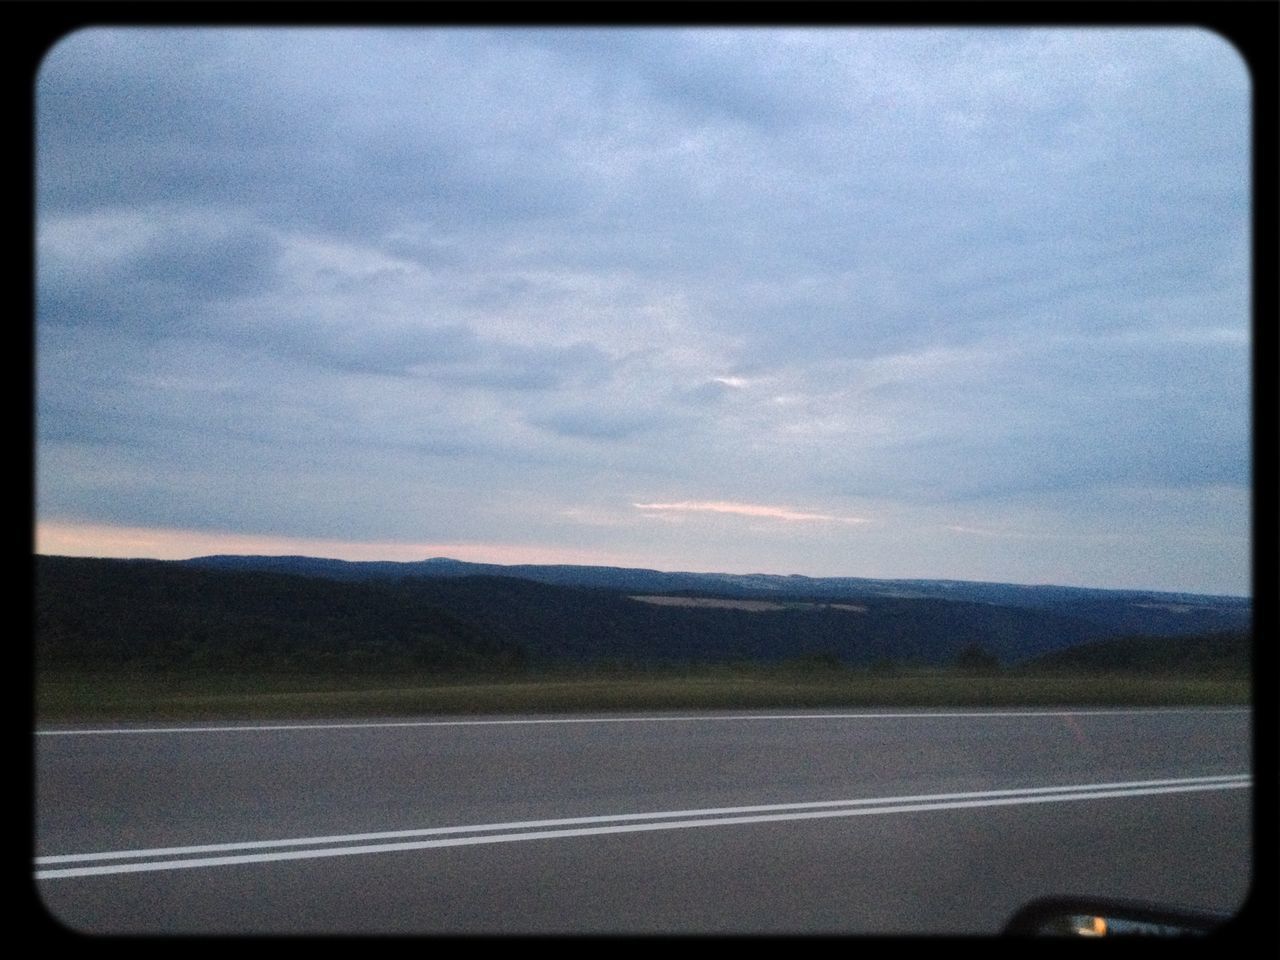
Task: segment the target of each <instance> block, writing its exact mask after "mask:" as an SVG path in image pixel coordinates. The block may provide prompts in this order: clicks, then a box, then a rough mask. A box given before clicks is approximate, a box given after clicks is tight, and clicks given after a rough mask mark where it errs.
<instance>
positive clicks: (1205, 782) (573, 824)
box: [35, 774, 1253, 880]
mask: <svg viewBox="0 0 1280 960" xmlns="http://www.w3.org/2000/svg"><path fill="white" fill-rule="evenodd" d="M1252 783H1253V781H1252V779H1251V777H1250V776H1249V775H1248V774H1233V775H1228V776H1218V777H1186V778H1181V779H1176V780H1136V781H1130V782H1127V783H1093V784H1079V785H1072V786H1058V787H1027V788H1023V789H1016V790H983V791H977V792H972V793H935V794H923V795H916V796H901V797H872V798H865V799H860V800H824V801H816V802H811V803H774V804H765V805H761V806H744V807H709V808H704V809H701V810H667V811H663V812H659V813H629V814H614V815H609V816H599V817H566V818H562V819H556V820H520V821H513V822H510V823H483V824H476V825H473V826H459V827H428V828H426V829H422V830H393V831H385V832H381V833H352V834H344V835H337V836H329V837H295V838H292V839H288V840H257V841H250V842H245V843H211V844H202V845H197V846H186V847H156V848H152V849H148V850H113V851H108V852H103V853H69V854H59V855H55V856H47V857H37V858H36V861H35V862H36V867H37V870H36V879H37V880H53V879H57V878H61V877H88V876H94V875H98V874H112V873H142V872H147V871H153V870H185V869H189V868H193V867H223V866H230V865H233V864H242V863H268V862H271V861H276V860H310V859H314V858H317V857H351V856H358V855H360V854H368V853H390V852H392V851H396V850H428V849H432V848H436V847H465V846H474V845H477V844H486V843H514V842H517V841H521V840H549V839H557V838H563V837H589V836H598V835H601V834H609V833H640V832H644V831H650V830H685V829H690V828H693V827H718V826H728V825H732V824H748V823H774V822H777V821H782V820H817V819H824V818H829V817H863V816H871V815H874V814H884V813H917V812H920V811H926V810H959V809H963V808H966V807H1002V806H1016V805H1019V804H1030V803H1064V802H1068V801H1074V800H1106V799H1112V798H1116V797H1144V796H1153V795H1156V794H1163V793H1190V792H1197V791H1203V790H1238V789H1243V788H1248V787H1250V786H1252ZM289 848H295V849H289ZM297 848H302V849H297ZM104 861H130V862H123V863H122V862H104ZM59 864H71V865H70V866H57V865H59Z"/></svg>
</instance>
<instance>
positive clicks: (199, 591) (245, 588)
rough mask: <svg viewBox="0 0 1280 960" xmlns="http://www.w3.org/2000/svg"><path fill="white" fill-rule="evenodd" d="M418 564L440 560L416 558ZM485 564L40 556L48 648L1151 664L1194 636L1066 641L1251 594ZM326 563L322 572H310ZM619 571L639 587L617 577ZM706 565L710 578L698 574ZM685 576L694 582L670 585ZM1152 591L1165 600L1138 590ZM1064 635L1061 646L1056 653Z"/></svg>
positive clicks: (214, 657) (198, 655)
mask: <svg viewBox="0 0 1280 960" xmlns="http://www.w3.org/2000/svg"><path fill="white" fill-rule="evenodd" d="M424 567H425V568H426V569H430V570H434V571H437V574H436V575H426V576H424V575H420V574H417V573H406V572H405V571H406V569H409V570H421V569H423V568H424ZM473 567H484V568H486V569H488V568H489V567H488V565H480V564H458V562H457V561H426V562H425V564H343V563H342V562H341V561H326V560H312V559H310V558H278V557H262V558H253V557H248V558H245V557H220V558H204V559H203V560H201V561H199V562H196V561H187V562H175V561H169V562H161V561H138V560H94V559H81V558H67V557H37V558H36V578H35V583H36V595H35V610H36V618H35V620H36V656H37V664H39V665H40V666H41V667H42V668H57V667H66V668H76V669H83V668H94V669H116V668H129V669H134V668H138V669H151V668H160V667H202V668H210V669H248V670H259V669H262V670H330V671H331V670H339V671H348V670H350V671H360V670H375V671H395V670H406V669H417V670H423V669H426V670H435V671H443V672H449V671H470V672H476V671H495V670H497V671H502V670H518V669H522V668H523V667H525V666H537V665H554V664H589V663H600V662H610V663H617V664H630V665H658V664H688V663H712V662H734V661H738V662H747V661H749V662H756V663H777V662H782V661H794V660H818V661H824V662H829V663H844V664H848V665H861V666H868V665H875V664H887V663H897V664H918V665H927V666H938V665H947V664H954V663H957V662H960V660H961V659H962V658H964V657H970V658H971V657H972V656H973V655H974V654H975V652H976V653H977V654H980V655H981V656H984V657H987V658H994V660H995V661H996V662H998V663H1000V664H1002V665H1015V664H1025V663H1032V662H1035V663H1044V664H1049V665H1051V666H1061V667H1063V668H1066V669H1072V668H1073V664H1079V663H1082V662H1087V663H1092V664H1099V663H1106V662H1110V661H1108V660H1107V658H1108V657H1112V658H1114V657H1117V656H1119V657H1121V659H1124V658H1125V657H1128V659H1129V661H1132V662H1151V663H1158V662H1163V660H1162V658H1163V657H1164V654H1163V653H1162V651H1165V652H1171V651H1176V650H1181V649H1182V647H1180V646H1177V645H1168V644H1165V645H1163V646H1162V645H1161V644H1160V643H1155V644H1154V645H1151V644H1148V646H1146V647H1143V646H1142V645H1141V643H1139V644H1138V647H1137V648H1135V651H1136V652H1130V653H1123V652H1122V653H1119V654H1117V653H1115V652H1114V651H1115V650H1117V649H1122V648H1117V647H1114V646H1106V645H1104V646H1102V647H1100V648H1098V649H1099V650H1100V651H1101V652H1099V653H1082V654H1081V656H1084V657H1085V660H1084V661H1081V660H1079V659H1072V657H1071V656H1068V654H1073V652H1074V651H1088V650H1091V649H1092V648H1091V647H1089V646H1087V645H1089V644H1091V643H1093V642H1095V641H1099V640H1102V639H1104V638H1108V637H1111V636H1115V635H1116V634H1117V633H1118V632H1119V631H1114V632H1113V631H1110V630H1109V628H1108V627H1107V626H1105V625H1104V623H1103V622H1099V621H1100V619H1101V620H1102V621H1104V622H1105V621H1107V620H1108V618H1109V620H1110V621H1111V622H1112V623H1115V622H1125V616H1127V615H1128V611H1130V610H1131V609H1132V610H1137V611H1145V610H1148V609H1154V610H1156V611H1157V612H1158V611H1161V610H1163V611H1164V612H1166V613H1168V614H1170V615H1172V616H1184V617H1185V616H1187V615H1188V614H1191V615H1192V619H1190V620H1184V621H1182V622H1186V623H1190V622H1193V621H1194V619H1195V618H1196V617H1199V618H1200V619H1204V618H1206V617H1208V618H1210V619H1212V617H1213V616H1217V617H1221V618H1225V619H1230V617H1229V615H1230V614H1232V613H1234V614H1236V615H1237V616H1239V615H1240V614H1247V612H1248V607H1247V605H1246V606H1245V607H1244V609H1243V610H1241V609H1240V608H1239V605H1238V604H1232V603H1230V602H1224V603H1222V604H1218V603H1217V602H1216V601H1215V598H1197V597H1185V596H1178V597H1177V600H1176V601H1174V600H1168V599H1167V598H1168V596H1169V595H1153V594H1134V593H1128V592H1117V593H1118V596H1116V597H1108V596H1099V594H1106V593H1107V591H1072V590H1066V591H1065V592H1064V591H1063V588H1053V587H1045V588H1037V587H1026V588H1016V587H1015V588H1009V589H1008V590H1007V591H1004V592H1005V593H1008V594H1010V595H1013V596H1017V597H1020V598H1021V599H1022V600H1023V601H1027V600H1028V599H1030V598H1038V601H1039V603H1040V604H1041V605H1039V606H1036V605H1033V604H1031V603H1029V602H1023V603H1004V604H1001V603H998V602H995V600H994V599H987V600H981V601H979V600H975V599H972V597H973V596H975V595H979V596H981V595H986V596H988V597H993V596H997V595H1004V593H1002V592H1001V591H1002V590H1004V588H1003V586H1002V585H988V584H950V583H947V582H938V581H918V582H917V581H912V582H911V583H913V584H915V586H916V587H917V589H907V588H905V587H903V586H902V584H903V583H905V582H904V581H897V582H892V581H833V580H811V579H809V578H804V577H801V578H786V577H783V578H767V577H766V578H763V580H764V581H766V582H772V581H775V580H777V581H782V582H783V583H784V584H785V588H783V587H776V588H775V589H768V590H765V589H760V588H759V582H760V580H761V578H756V577H733V576H728V577H717V576H715V575H710V574H660V573H658V572H657V571H627V570H620V569H616V568H592V567H557V568H540V567H532V568H526V567H518V568H508V567H498V568H497V569H501V570H512V569H516V570H533V571H542V572H544V573H546V572H547V571H548V570H551V571H552V572H551V573H550V574H549V575H550V576H555V577H563V578H567V579H575V578H576V579H579V580H584V579H585V580H590V579H592V578H597V579H603V580H607V581H609V582H611V583H612V584H613V586H609V587H604V586H583V585H562V584H555V583H548V582H545V581H540V580H535V579H529V578H521V577H515V576H490V575H484V576H481V575H475V574H471V573H468V572H466V571H468V570H470V569H471V568H473ZM317 570H324V571H327V575H317V573H316V571H317ZM440 571H445V572H440ZM663 578H667V579H663ZM620 582H622V583H625V584H626V585H627V588H626V589H619V587H618V585H617V584H618V583H620ZM696 584H701V585H702V586H703V589H702V590H700V591H698V590H694V589H692V586H694V585H696ZM944 584H945V585H944ZM675 585H679V586H680V587H681V588H682V589H680V590H675V589H672V587H673V586H675ZM837 585H839V586H840V587H841V588H840V589H838V588H837ZM886 585H888V586H886ZM664 587H665V589H664ZM712 587H714V590H713V589H710V588H712ZM641 588H643V592H640V591H641ZM805 588H807V589H805ZM993 591H995V592H994V593H993ZM931 592H932V593H938V592H943V593H945V594H946V595H947V598H946V599H944V598H940V597H938V596H932V595H929V594H930V593H931ZM1228 600H1230V598H1228ZM1155 602H1161V603H1163V604H1164V606H1159V607H1154V608H1149V607H1146V606H1143V604H1148V603H1155ZM1117 611H1118V612H1117ZM1197 611H1198V613H1197ZM1100 612H1101V616H1100ZM1077 614H1079V615H1077ZM1157 619H1158V618H1157ZM1153 632H1154V631H1153ZM1196 636H1199V637H1202V638H1203V637H1206V636H1209V634H1208V632H1205V631H1201V632H1200V633H1198V634H1196ZM1156 639H1159V638H1156ZM1151 640H1152V638H1151V637H1150V636H1148V637H1147V638H1144V642H1145V641H1151ZM1196 642H1197V643H1201V645H1202V646H1203V645H1204V644H1208V645H1209V646H1210V647H1211V646H1212V644H1213V641H1212V640H1200V641H1196ZM1232 642H1234V641H1232ZM1123 649H1127V648H1123ZM1197 649H1200V648H1197ZM1233 649H1234V648H1233ZM1059 653H1061V654H1062V655H1063V657H1065V659H1062V660H1059V661H1055V660H1053V659H1052V657H1053V656H1054V655H1056V654H1059ZM1073 655H1074V654H1073ZM1170 655H1171V656H1172V655H1173V654H1172V653H1170ZM1210 655H1211V653H1206V654H1205V656H1210ZM1179 656H1181V654H1179ZM1224 656H1227V658H1228V659H1230V658H1231V657H1233V656H1235V654H1231V653H1228V654H1224ZM1144 658H1145V660H1144ZM1166 659H1167V658H1166Z"/></svg>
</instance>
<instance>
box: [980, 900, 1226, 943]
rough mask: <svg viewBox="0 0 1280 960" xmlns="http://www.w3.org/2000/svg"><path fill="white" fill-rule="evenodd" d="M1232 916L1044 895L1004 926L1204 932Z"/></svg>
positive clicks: (1049, 930) (1046, 930) (1067, 932)
mask: <svg viewBox="0 0 1280 960" xmlns="http://www.w3.org/2000/svg"><path fill="white" fill-rule="evenodd" d="M1230 919H1231V917H1230V915H1228V914H1222V913H1213V912H1209V911H1201V910H1189V909H1185V908H1182V907H1166V906H1162V905H1158V904H1149V903H1140V902H1136V901H1129V900H1112V899H1107V898H1103V897H1095V898H1090V897H1045V898H1043V899H1040V900H1033V901H1032V902H1031V903H1028V904H1027V905H1026V906H1024V907H1023V908H1022V909H1020V910H1019V911H1018V912H1017V913H1015V914H1014V915H1013V917H1012V919H1010V920H1009V922H1008V923H1007V924H1006V925H1005V928H1004V932H1005V934H1007V935H1010V936H1023V937H1035V936H1040V937H1104V936H1150V937H1187V936H1203V935H1205V934H1207V933H1210V932H1212V931H1213V930H1214V928H1216V927H1218V926H1220V925H1221V924H1223V923H1226V922H1227V921H1228V920H1230Z"/></svg>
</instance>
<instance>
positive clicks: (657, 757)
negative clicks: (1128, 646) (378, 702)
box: [33, 708, 1252, 934]
mask: <svg viewBox="0 0 1280 960" xmlns="http://www.w3.org/2000/svg"><path fill="white" fill-rule="evenodd" d="M1250 762H1251V756H1250V715H1249V712H1248V711H1247V710H1242V709H1233V708H1222V709H1185V710H1091V709H1079V710H1024V711H1017V710H1003V711H971V710H967V711H925V710H919V711H914V710H913V711H898V712H894V711H849V712H844V713H835V712H822V713H819V712H811V713H810V712H806V713H799V714H783V713H778V712H774V713H770V712H751V713H744V714H728V713H707V714H697V715H675V714H654V715H646V716H639V715H635V716H603V717H596V718H571V717H562V718H514V717H513V718H487V719H470V720H459V719H452V720H450V719H439V720H431V719H423V720H417V721H399V722H382V723H379V722H376V721H352V722H349V723H347V722H331V723H325V722H306V723H298V724H287V723H272V724H262V725H251V724H226V725H217V724H204V725H196V726H191V727H173V726H170V727H143V726H132V727H99V728H80V729H71V728H45V729H41V730H38V731H37V735H36V739H35V763H36V794H35V801H36V804H35V828H36V829H35V853H36V858H37V859H36V864H35V877H36V879H35V880H34V881H33V882H34V884H35V888H36V893H37V896H38V897H39V898H40V900H41V902H42V903H43V905H44V907H45V908H46V909H47V910H48V911H49V913H50V915H51V916H52V917H53V918H54V919H55V920H56V921H57V922H58V923H60V924H63V925H65V926H66V927H67V928H69V929H72V930H76V931H81V932H92V933H143V934H145V933H627V934H630V933H668V932H680V933H757V934H759V933H879V934H900V933H928V934H932V933H956V934H964V933H978V934H985V933H994V932H997V931H998V930H999V929H1000V927H1001V925H1002V924H1003V923H1004V921H1005V920H1007V919H1008V917H1009V916H1010V915H1012V913H1013V912H1014V911H1015V910H1016V909H1017V908H1018V907H1019V906H1021V905H1022V904H1023V903H1024V902H1026V901H1027V900H1030V899H1031V898H1033V897H1036V896H1041V895H1049V894H1096V895H1104V896H1121V897H1125V898H1130V899H1133V898H1137V899H1143V900H1153V901H1159V902H1169V903H1180V904H1185V905H1189V906H1196V907H1202V908H1207V909H1215V910H1224V911H1234V910H1235V909H1236V907H1237V906H1238V905H1239V904H1240V903H1241V902H1242V901H1243V899H1244V898H1245V897H1246V895H1247V893H1248V890H1249V873H1250V863H1251V816H1252V814H1251V803H1252V790H1251V789H1250V780H1249V774H1250Z"/></svg>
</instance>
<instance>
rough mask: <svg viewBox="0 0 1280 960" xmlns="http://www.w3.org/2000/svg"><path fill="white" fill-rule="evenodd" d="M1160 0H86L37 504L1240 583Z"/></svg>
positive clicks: (652, 558)
mask: <svg viewBox="0 0 1280 960" xmlns="http://www.w3.org/2000/svg"><path fill="white" fill-rule="evenodd" d="M1249 97H1250V88H1249V78H1248V73H1247V70H1246V68H1245V66H1244V64H1243V63H1242V61H1241V60H1240V58H1239V57H1238V55H1237V54H1236V53H1235V51H1234V50H1233V48H1232V47H1231V46H1229V44H1227V43H1226V42H1225V41H1224V40H1222V39H1221V38H1220V37H1218V36H1216V35H1214V34H1212V33H1207V32H1203V31H1198V30H1191V29H1187V30H1174V29H1140V30H1114V29H1108V30H1104V29H1093V30H1065V29H1036V30H1022V29H987V30H983V29H975V30H946V29H916V30H885V29H879V30H877V29H848V30H846V29H821V30H813V31H809V30H799V29H783V28H770V29H759V30H749V29H714V30H712V29H686V30H668V29H641V30H630V31H624V30H570V29H550V30H463V29H434V30H417V29H400V30H385V31H375V30H337V31H328V30H318V29H297V30H274V29H251V30H221V29H183V30H177V29H170V30H138V29H119V30H116V29H97V30H88V31H84V32H80V33H76V34H73V35H71V36H69V37H67V38H65V39H63V40H62V41H61V42H60V43H59V44H58V45H57V46H56V47H55V48H54V49H53V50H52V51H51V52H50V53H49V55H48V56H47V57H46V59H45V61H44V64H43V66H42V68H41V70H40V73H39V76H38V78H37V83H36V109H37V128H36V129H37V133H36V136H37V153H36V163H37V170H36V175H37V181H36V182H37V223H36V229H35V243H36V266H37V278H36V281H37V297H36V308H37V310H36V314H37V315H36V320H35V322H36V393H37V396H36V412H37V420H36V495H37V502H36V518H35V520H36V535H37V539H36V545H37V549H38V550H39V551H40V552H42V553H61V554H84V555H97V556H147V557H184V556H195V555H200V554H208V553H302V554H310V555H316V556H334V557H346V558H351V559H372V558H379V559H395V560H408V559H421V558H423V557H428V556H437V555H445V556H453V557H457V558H461V559H469V560H487V561H493V562H499V563H505V562H553V563H565V562H570V563H607V564H617V565H625V566H645V567H654V568H659V569H667V570H714V571H729V572H744V573H745V572H767V573H803V574H809V575H814V576H822V575H847V576H869V577H930V578H951V579H969V580H999V581H1010V582H1018V583H1059V584H1075V585H1084V586H1103V587H1137V588H1154V589H1164V590H1188V591H1196V592H1209V593H1235V594H1247V593H1248V592H1249V590H1250V582H1249V577H1250V569H1249V535H1250V488H1249V472H1250V429H1249V386H1250V383H1249V351H1250V314H1249V294H1248V286H1249V218H1250V196H1249V190H1248V176H1249Z"/></svg>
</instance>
